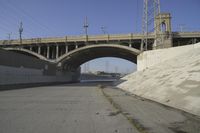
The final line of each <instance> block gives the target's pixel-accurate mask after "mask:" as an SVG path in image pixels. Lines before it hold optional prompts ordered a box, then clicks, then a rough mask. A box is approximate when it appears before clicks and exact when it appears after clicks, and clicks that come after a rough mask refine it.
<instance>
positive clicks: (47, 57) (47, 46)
mask: <svg viewBox="0 0 200 133" xmlns="http://www.w3.org/2000/svg"><path fill="white" fill-rule="evenodd" d="M49 50H50V49H49V46H47V59H49V54H50V53H49Z"/></svg>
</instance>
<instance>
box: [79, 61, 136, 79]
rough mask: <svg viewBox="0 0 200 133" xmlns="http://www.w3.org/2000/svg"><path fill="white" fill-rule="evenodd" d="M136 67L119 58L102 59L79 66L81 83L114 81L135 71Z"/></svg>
mask: <svg viewBox="0 0 200 133" xmlns="http://www.w3.org/2000/svg"><path fill="white" fill-rule="evenodd" d="M136 69H137V65H136V64H134V63H133V62H130V61H128V60H125V59H121V58H115V57H114V58H113V57H104V58H97V59H93V60H90V61H88V62H86V63H84V64H82V65H81V78H80V79H81V81H82V82H86V81H87V82H88V81H102V80H107V81H113V80H114V81H115V80H117V79H119V78H121V77H123V76H125V75H127V74H130V73H132V72H134V71H136Z"/></svg>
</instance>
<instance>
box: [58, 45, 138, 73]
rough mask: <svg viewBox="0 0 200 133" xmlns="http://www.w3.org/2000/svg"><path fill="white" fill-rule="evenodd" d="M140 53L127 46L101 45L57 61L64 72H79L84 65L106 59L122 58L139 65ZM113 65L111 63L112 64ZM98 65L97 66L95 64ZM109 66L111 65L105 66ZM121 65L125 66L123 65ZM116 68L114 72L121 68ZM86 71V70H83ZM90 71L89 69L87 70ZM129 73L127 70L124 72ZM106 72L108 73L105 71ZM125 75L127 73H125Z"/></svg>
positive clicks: (91, 46) (81, 49)
mask: <svg viewBox="0 0 200 133" xmlns="http://www.w3.org/2000/svg"><path fill="white" fill-rule="evenodd" d="M139 54H140V51H139V50H137V49H134V48H130V47H127V46H121V45H116V44H113V45H112V44H101V45H88V46H85V47H81V48H78V49H76V50H73V51H71V52H69V53H67V54H65V55H63V56H62V57H60V58H59V59H58V60H57V64H58V67H60V69H62V70H64V71H74V72H75V71H77V70H78V69H79V68H80V67H81V65H83V64H84V63H86V62H88V61H91V60H94V59H99V58H105V57H114V58H117V59H119V58H121V59H124V60H127V61H129V62H132V64H133V63H134V64H137V55H139ZM110 64H111V63H110ZM95 65H97V64H95ZM105 65H107V66H109V63H107V64H105ZM121 65H124V64H123V63H122V64H121ZM117 67H118V66H115V67H114V68H112V72H117V71H118V70H117V69H119V68H117ZM82 69H83V70H84V68H82ZM86 69H88V68H86ZM108 70H109V69H108ZM124 71H127V70H124ZM105 72H108V71H107V70H105ZM124 73H125V72H124Z"/></svg>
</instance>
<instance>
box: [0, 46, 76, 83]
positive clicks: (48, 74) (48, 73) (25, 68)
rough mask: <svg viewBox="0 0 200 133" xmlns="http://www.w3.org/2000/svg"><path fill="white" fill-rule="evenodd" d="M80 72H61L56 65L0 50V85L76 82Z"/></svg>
mask: <svg viewBox="0 0 200 133" xmlns="http://www.w3.org/2000/svg"><path fill="white" fill-rule="evenodd" d="M79 76H80V71H76V72H69V71H61V70H58V69H57V68H56V64H52V63H50V62H47V61H43V60H40V59H37V58H34V57H29V56H26V55H22V54H18V53H15V52H11V51H5V50H1V49H0V85H13V84H29V83H30V84H33V83H52V82H53V83H56V82H66V83H67V82H75V81H78V79H79Z"/></svg>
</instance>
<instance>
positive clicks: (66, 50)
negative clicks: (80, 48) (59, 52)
mask: <svg viewBox="0 0 200 133" xmlns="http://www.w3.org/2000/svg"><path fill="white" fill-rule="evenodd" d="M65 53H68V45H66V46H65Z"/></svg>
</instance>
